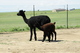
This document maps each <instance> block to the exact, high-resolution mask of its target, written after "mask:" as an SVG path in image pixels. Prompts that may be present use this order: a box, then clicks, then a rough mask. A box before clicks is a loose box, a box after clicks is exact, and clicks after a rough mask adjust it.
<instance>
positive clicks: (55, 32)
mask: <svg viewBox="0 0 80 53" xmlns="http://www.w3.org/2000/svg"><path fill="white" fill-rule="evenodd" d="M54 34H55V41H56V39H57V37H56V31H55V32H54Z"/></svg>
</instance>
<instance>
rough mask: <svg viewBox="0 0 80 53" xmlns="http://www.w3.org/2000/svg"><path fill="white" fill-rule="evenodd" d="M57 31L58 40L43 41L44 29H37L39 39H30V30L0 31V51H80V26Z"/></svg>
mask: <svg viewBox="0 0 80 53" xmlns="http://www.w3.org/2000/svg"><path fill="white" fill-rule="evenodd" d="M56 32H57V41H56V42H55V41H51V42H48V41H44V42H42V39H43V32H42V31H37V38H38V40H37V41H35V40H34V37H33V40H32V41H29V38H30V32H18V33H0V53H80V28H78V29H57V30H56ZM46 39H47V38H46Z"/></svg>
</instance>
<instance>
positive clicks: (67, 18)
mask: <svg viewBox="0 0 80 53" xmlns="http://www.w3.org/2000/svg"><path fill="white" fill-rule="evenodd" d="M67 29H68V4H67Z"/></svg>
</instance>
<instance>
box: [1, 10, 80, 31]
mask: <svg viewBox="0 0 80 53" xmlns="http://www.w3.org/2000/svg"><path fill="white" fill-rule="evenodd" d="M36 15H48V16H49V17H50V19H51V22H56V28H57V29H60V28H66V11H62V12H52V11H36ZM26 16H27V18H30V17H31V16H33V12H32V11H27V12H26ZM79 27H80V9H77V10H73V11H69V28H79ZM14 31H16V32H19V31H29V27H28V26H27V24H25V23H24V21H23V19H22V17H21V16H17V12H6V13H0V32H14Z"/></svg>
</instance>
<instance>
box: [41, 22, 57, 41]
mask: <svg viewBox="0 0 80 53" xmlns="http://www.w3.org/2000/svg"><path fill="white" fill-rule="evenodd" d="M55 24H56V22H54V23H47V24H44V25H43V26H41V28H42V30H43V32H44V36H43V41H42V42H44V40H45V39H46V36H48V40H49V42H50V35H52V40H53V33H54V34H55V41H56V31H55Z"/></svg>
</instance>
